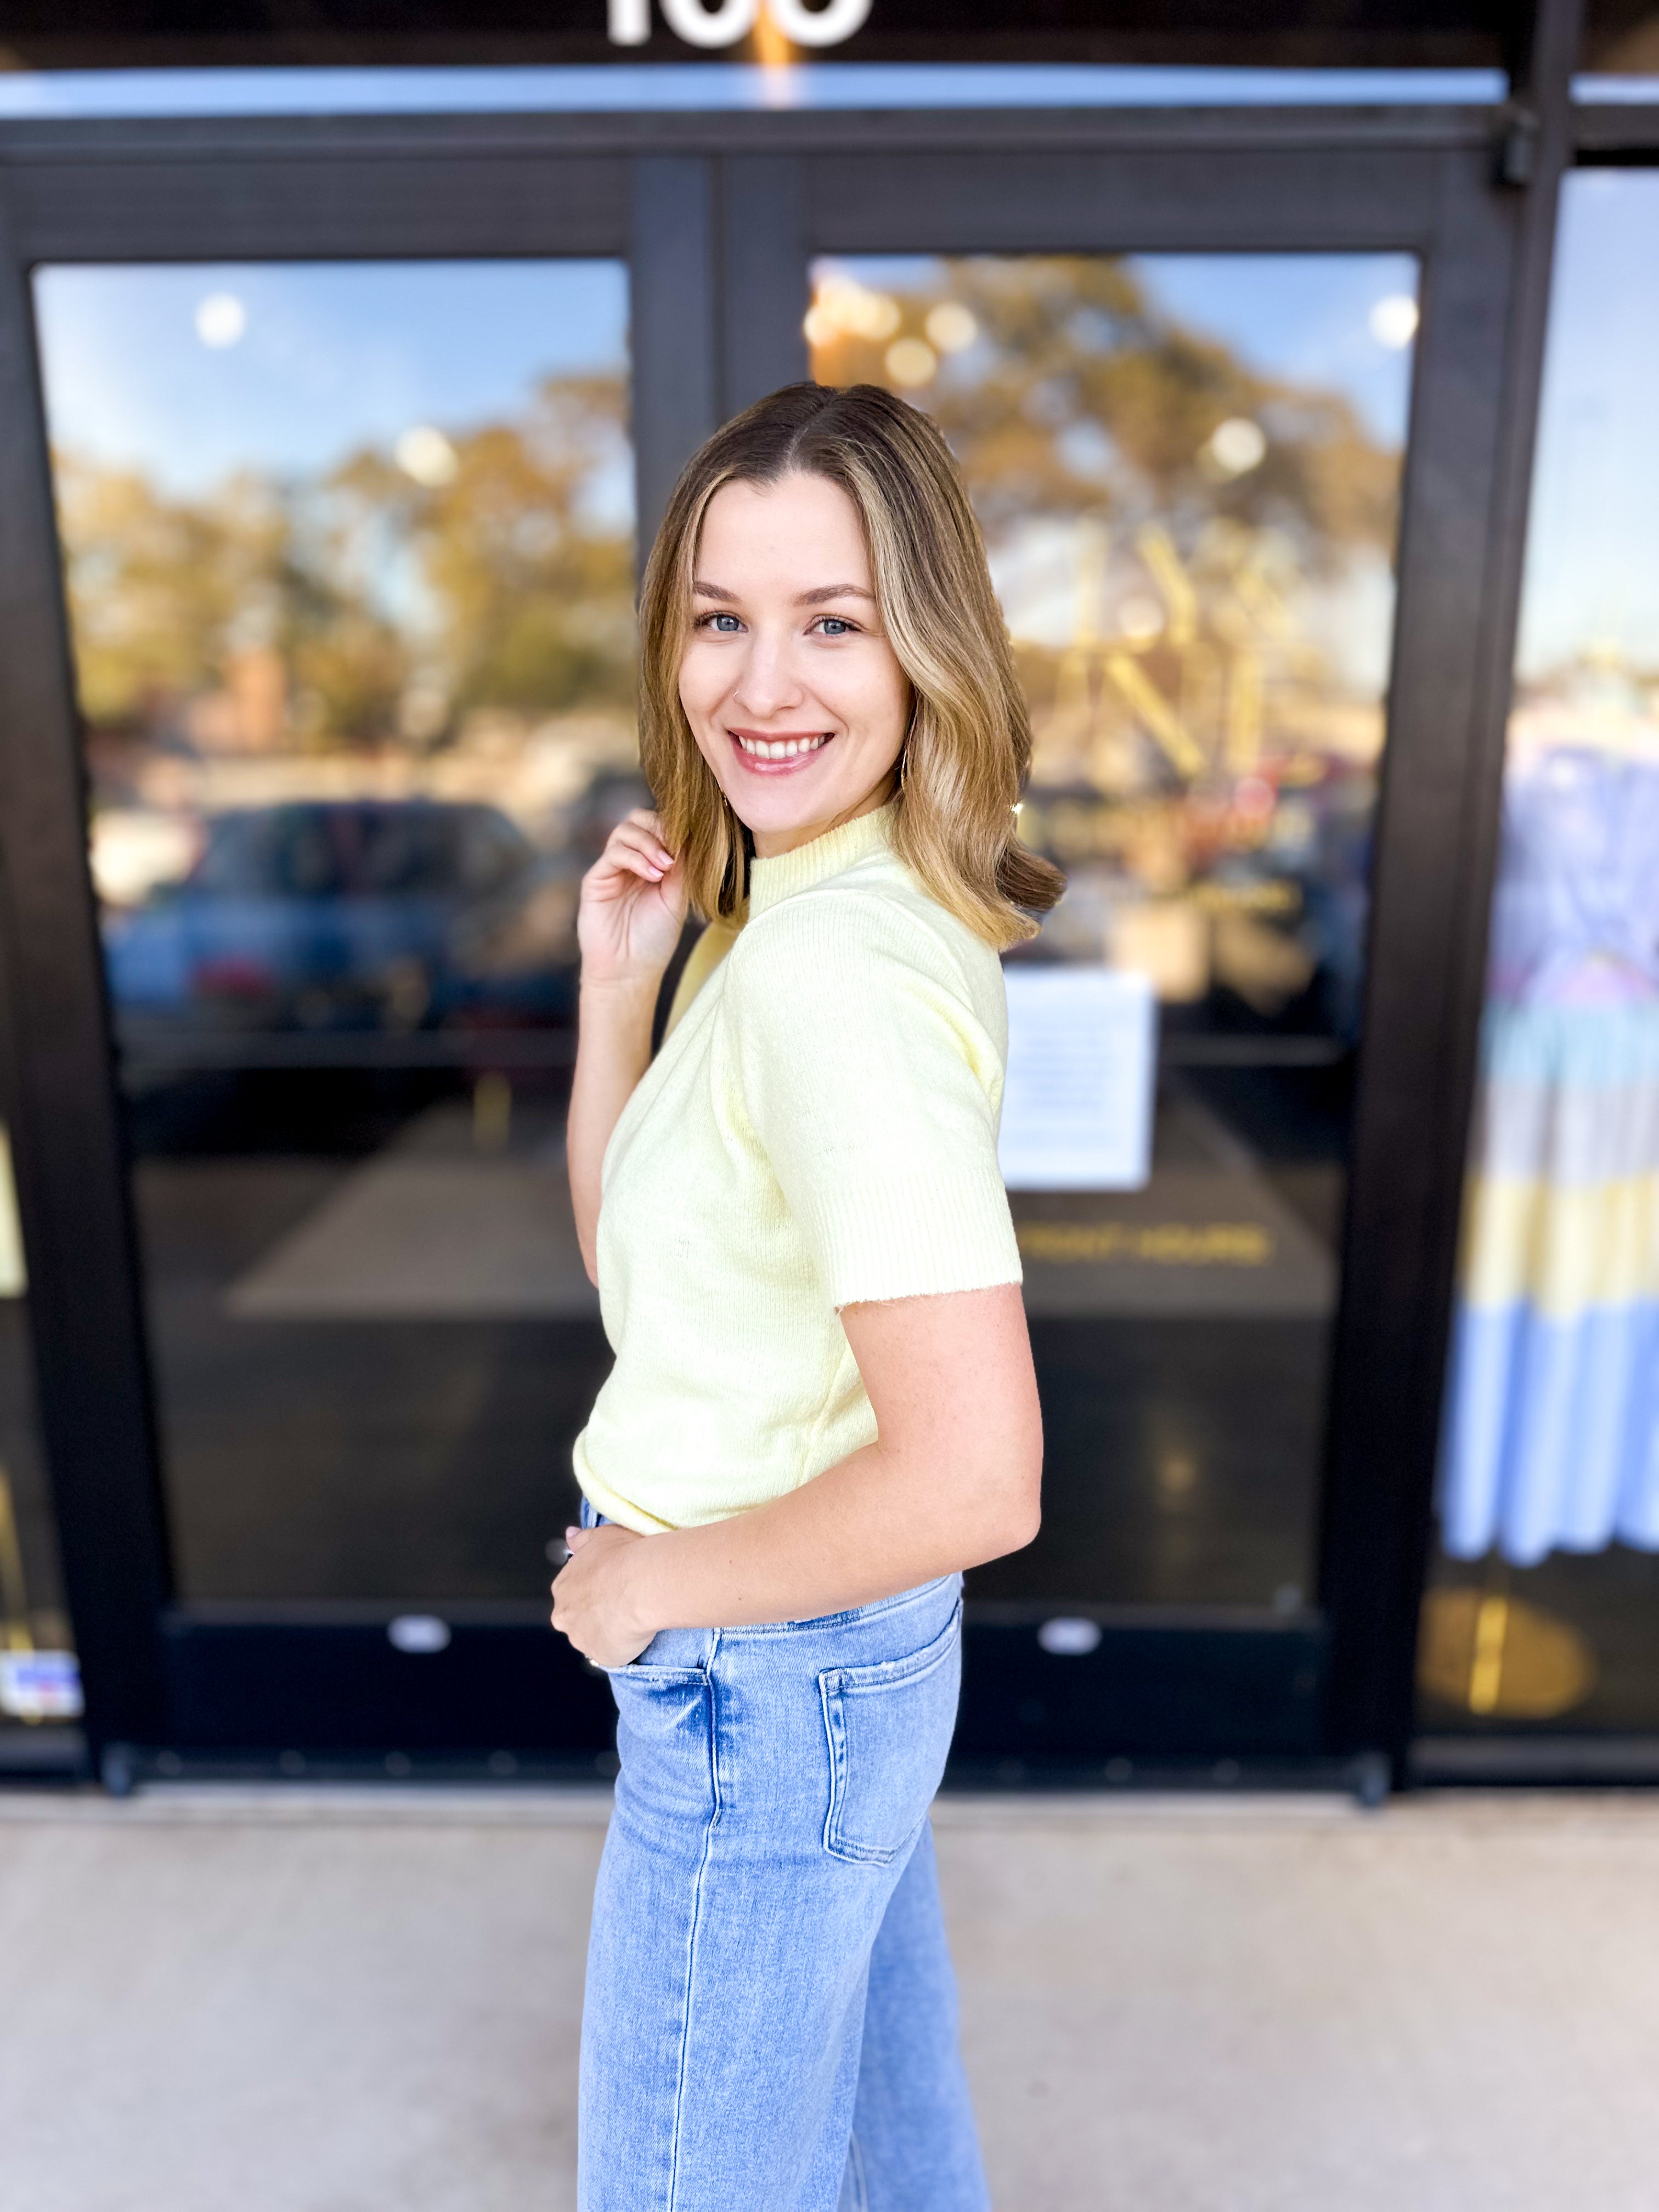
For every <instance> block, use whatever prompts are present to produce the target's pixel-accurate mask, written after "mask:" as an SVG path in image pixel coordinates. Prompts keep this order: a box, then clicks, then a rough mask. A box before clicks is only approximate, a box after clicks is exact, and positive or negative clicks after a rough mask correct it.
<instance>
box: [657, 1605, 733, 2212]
mask: <svg viewBox="0 0 1659 2212" xmlns="http://www.w3.org/2000/svg"><path fill="white" fill-rule="evenodd" d="M719 1650H720V1631H719V1630H718V1629H716V1630H715V1632H714V1644H713V1645H712V1646H711V1647H710V1650H709V1653H708V1665H707V1667H706V1668H704V1669H702V1673H703V1676H704V1686H703V1698H704V1703H705V1707H706V1710H707V1711H708V1794H709V1814H708V1826H707V1828H705V1829H704V1831H703V1838H702V1857H701V1858H700V1859H699V1860H698V1861H697V1878H696V1884H695V1885H694V1887H693V1889H692V1893H691V1933H690V1936H689V1937H688V1938H687V1939H686V1946H685V2005H684V2010H683V2012H682V2013H681V2015H680V2063H679V2069H678V2073H677V2075H676V2076H675V2081H674V2135H673V2141H672V2143H671V2147H670V2149H669V2154H668V2205H667V2212H674V2208H675V2205H676V2203H677V2202H678V2197H679V2188H680V2123H681V2120H682V2118H684V2112H685V2069H686V2066H687V2063H688V2062H689V2059H690V2045H691V2012H692V2003H693V1998H694V1996H695V1991H696V1976H697V1935H698V1931H699V1929H701V1927H702V1891H703V1876H704V1875H706V1874H707V1873H708V1858H709V1854H710V1852H711V1851H712V1850H714V1830H715V1829H716V1828H717V1827H718V1826H719V1825H720V1748H719V1740H718V1739H719V1729H718V1727H717V1722H716V1714H715V1710H714V1657H715V1654H716V1653H717V1652H718V1651H719Z"/></svg>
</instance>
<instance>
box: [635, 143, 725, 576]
mask: <svg viewBox="0 0 1659 2212" xmlns="http://www.w3.org/2000/svg"><path fill="white" fill-rule="evenodd" d="M631 227H632V237H633V248H632V258H631V264H630V267H631V279H632V306H631V313H630V330H629V346H630V350H631V356H632V374H633V392H634V407H633V415H634V473H635V485H636V487H637V498H636V506H637V509H638V515H639V520H638V524H637V530H638V540H639V547H640V560H641V567H643V563H644V559H645V555H646V552H647V550H648V548H649V546H650V544H651V541H652V538H653V537H654V536H655V534H656V529H657V525H658V523H659V520H661V517H662V511H663V508H664V507H665V504H666V502H667V499H668V495H669V493H670V492H671V490H672V489H673V485H674V479H675V477H677V476H678V474H679V472H680V470H681V469H682V467H683V466H684V464H685V462H686V460H687V459H689V458H690V454H691V453H693V452H694V451H695V449H696V447H698V446H699V445H701V444H702V441H703V440H704V439H705V438H706V437H708V435H709V433H710V432H711V431H713V430H714V429H715V428H717V427H718V425H719V422H720V391H719V369H718V355H719V339H718V336H717V328H718V324H717V312H716V307H715V269H716V264H717V259H718V244H717V240H716V235H715V205H714V164H713V162H712V161H709V160H708V159H706V158H703V157H702V156H699V155H687V154H660V155H641V157H640V158H639V159H638V160H637V161H635V164H634V172H633V179H632V185H631Z"/></svg>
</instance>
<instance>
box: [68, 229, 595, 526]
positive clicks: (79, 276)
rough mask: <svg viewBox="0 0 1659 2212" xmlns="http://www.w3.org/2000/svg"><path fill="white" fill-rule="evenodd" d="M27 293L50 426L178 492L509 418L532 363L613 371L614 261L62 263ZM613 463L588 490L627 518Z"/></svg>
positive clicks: (74, 443) (295, 469)
mask: <svg viewBox="0 0 1659 2212" xmlns="http://www.w3.org/2000/svg"><path fill="white" fill-rule="evenodd" d="M227 293H228V294H230V295H234V297H235V298H236V299H237V300H239V301H240V302H241V304H242V307H243V308H244V310H245V313H246V328H245V330H244V331H243V334H242V336H241V337H240V339H238V340H237V341H236V342H235V343H233V344H230V345H227V346H223V347H220V348H215V347H212V346H209V345H205V344H204V343H203V342H202V340H201V339H200V337H198V336H197V328H196V316H197V309H198V307H200V305H201V303H202V301H204V300H205V299H208V298H210V297H211V296H212V295H215V294H227ZM35 298H36V313H37V316H38V319H39V323H40V340H41V351H42V356H43V362H44V370H45V380H46V394H47V407H48V412H49V415H50V418H51V424H52V436H53V438H54V440H55V441H58V443H59V444H61V445H63V446H64V447H67V448H68V449H70V450H71V451H73V452H75V453H79V454H82V455H84V456H85V457H87V458H88V459H92V460H94V461H96V462H99V463H100V464H103V465H110V466H131V467H137V468H142V469H143V470H144V471H146V472H147V473H148V474H149V476H150V477H151V478H152V479H153V480H154V481H155V482H156V483H159V484H160V485H161V486H162V487H163V488H164V489H167V490H168V491H170V492H173V493H175V494H179V493H191V494H193V493H200V492H203V491H205V490H207V489H209V488H210V487H211V486H212V485H214V484H216V483H219V482H220V481H222V479H223V478H224V477H227V476H228V475H229V474H231V473H232V472H233V471H234V470H237V469H239V468H255V469H258V470H260V471H269V472H271V473H275V474H277V475H281V476H290V475H295V476H302V475H309V474H312V473H313V472H315V471H321V470H325V469H327V468H329V467H330V466H331V465H333V464H334V463H335V462H337V461H338V460H341V459H343V458H344V457H345V456H346V455H347V454H348V453H351V452H353V451H355V450H356V449H357V448H358V447H362V446H365V445H372V446H377V447H381V448H383V449H385V448H389V447H392V445H393V444H394V443H395V442H396V441H397V439H398V437H399V436H401V435H402V434H403V433H404V431H405V430H407V429H409V428H411V427H413V426H414V425H416V424H421V423H431V424H435V425H436V426H437V427H438V428H441V429H444V430H447V431H450V432H452V433H455V432H460V431H465V430H467V429H470V428H473V427H475V426H477V425H478V424H481V423H483V422H495V421H501V420H502V419H512V418H513V417H514V416H519V415H520V414H521V412H522V410H523V408H524V404H525V402H526V398H527V396H528V394H529V393H530V392H531V391H532V389H533V387H534V386H535V385H536V384H537V383H538V382H539V381H540V380H542V379H543V378H544V377H547V376H550V375H559V374H587V373H592V372H595V371H606V372H611V373H613V374H614V373H623V374H625V373H626V368H627V361H628V278H627V272H626V270H625V269H624V268H623V264H621V263H620V262H616V261H594V260H586V261H471V262H425V263H409V262H368V263H365V262H355V263H349V264H348V263H313V264H299V263H287V264H283V263H270V262H267V263H260V264H246V265H240V264H239V265H235V266H230V265H215V264H200V265H191V266H177V265H169V266H164V267H163V266H149V267H132V268H78V267H77V268H56V269H46V270H41V271H40V273H39V274H38V275H37V276H36V279H35ZM614 474H615V476H616V479H617V480H616V481H615V482H607V483H605V485H604V486H603V487H601V488H599V495H598V497H597V499H596V501H595V506H596V507H598V508H599V509H600V510H601V511H602V514H603V520H605V521H606V522H607V523H611V524H613V525H625V524H626V523H627V521H628V520H629V519H630V517H631V513H632V487H631V484H630V483H629V482H628V481H627V477H626V471H623V470H618V471H615V472H614Z"/></svg>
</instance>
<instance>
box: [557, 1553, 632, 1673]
mask: <svg viewBox="0 0 1659 2212" xmlns="http://www.w3.org/2000/svg"><path fill="white" fill-rule="evenodd" d="M564 1541H565V1542H566V1543H567V1544H568V1546H569V1547H570V1557H569V1559H568V1561H567V1562H566V1564H565V1565H564V1566H562V1568H561V1569H560V1570H559V1572H558V1573H557V1575H556V1576H555V1577H554V1580H553V1626H554V1627H555V1628H556V1629H557V1630H558V1631H559V1632H560V1633H561V1634H562V1635H564V1636H568V1638H570V1641H571V1642H572V1644H574V1646H575V1648H576V1649H577V1650H578V1651H580V1653H581V1655H582V1656H583V1658H585V1659H591V1660H592V1662H593V1664H594V1665H595V1666H596V1667H626V1666H627V1664H628V1662H629V1660H630V1659H637V1658H638V1657H639V1656H640V1654H641V1651H643V1650H644V1649H645V1647H646V1645H647V1644H648V1643H649V1642H650V1641H651V1639H652V1638H653V1636H654V1635H655V1634H656V1631H655V1629H654V1628H653V1627H651V1626H648V1625H647V1624H644V1623H642V1622H641V1621H640V1620H637V1619H636V1618H635V1614H634V1612H633V1610H632V1607H631V1606H630V1604H629V1597H630V1595H631V1593H630V1589H629V1583H630V1577H629V1571H628V1570H629V1553H631V1552H632V1550H633V1548H634V1547H635V1545H636V1544H637V1543H639V1542H640V1541H641V1539H640V1538H639V1537H638V1536H636V1535H635V1533H634V1531H633V1530H632V1529H631V1528H617V1527H616V1526H615V1524H614V1523H607V1524H606V1526H605V1528H567V1529H566V1530H565V1532H564Z"/></svg>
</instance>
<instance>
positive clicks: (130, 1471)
mask: <svg viewBox="0 0 1659 2212" xmlns="http://www.w3.org/2000/svg"><path fill="white" fill-rule="evenodd" d="M4 188H5V180H4V179H3V176H0V514H3V515H4V517H5V527H4V529H3V531H0V931H3V933H4V937H5V957H4V968H5V971H6V975H7V978H8V981H9V986H10V989H11V992H12V1004H11V1006H10V1009H9V1017H10V1018H9V1029H10V1031H11V1035H12V1036H13V1038H14V1039H15V1053H16V1060H17V1066H16V1071H15V1091H16V1096H15V1109H14V1110H15V1115H16V1127H15V1141H16V1152H17V1164H18V1202H19V1207H20V1211H21V1215H22V1221H23V1231H24V1237H25V1243H26V1248H27V1255H28V1265H29V1280H30V1307H31V1321H32V1323H33V1331H32V1333H33V1340H34V1346H35V1358H36V1364H37V1368H38V1372H39V1389H40V1421H41V1427H42V1431H43V1433H44V1437H45V1442H46V1454H47V1460H48V1464H49V1467H50V1469H51V1474H52V1486H53V1492H54V1495H55V1498H56V1501H57V1507H58V1541H59V1547H60V1553H61V1557H62V1561H63V1573H64V1589H65V1594H66V1596H67V1600H68V1604H69V1609H70V1616H71V1619H72V1620H73V1622H74V1626H75V1633H76V1647H77V1649H78V1650H79V1653H80V1658H81V1667H82V1679H83V1682H84V1686H85V1692H86V1699H87V1727H88V1736H89V1739H90V1741H91V1742H92V1744H93V1747H94V1751H95V1750H96V1749H97V1748H98V1747H100V1745H103V1744H106V1743H108V1742H110V1741H117V1740H123V1739H134V1740H137V1741H155V1740H156V1739H157V1737H158V1736H159V1735H161V1733H162V1731H163V1730H164V1729H165V1726H166V1695H165V1691H164V1687H163V1675H162V1670H161V1653H160V1648H159V1644H158V1639H157V1622H158V1619H159V1615H160V1613H161V1607H162V1606H163V1605H164V1604H165V1603H166V1601H167V1595H168V1569H167V1542H166V1532H165V1522H164V1516H163V1509H162V1503H161V1486H160V1482H159V1480H158V1468H157V1459H156V1450H155V1423H154V1418H153V1412H152V1407H151V1401H150V1392H149V1367H148V1363H147V1360H146V1358H145V1349H144V1340H143V1317H142V1309H141V1302H140V1297H139V1291H138V1278H137V1254H136V1240H135V1237H134V1231H133V1225H132V1220H131V1210H130V1199H129V1193H128V1183H127V1176H126V1163H125V1157H124V1146H123V1140H122V1132H121V1122H120V1115H119V1109H118V1104H117V1099H116V1091H115V1080H114V1069H113V1064H112V1056H111V1050H110V1042H109V1027H108V1021H107V1014H106V1002H105V992H104V975H103V964H102V960H101V957H100V949H99V940H98V925H97V915H96V912H95V908H94V897H93V891H92V884H91V880H90V877H89V874H88V866H87V845H86V823H85V818H84V809H83V803H82V770H81V763H80V755H79V744H78V735H79V733H78V728H77V721H76V711H75V707H74V696H73V685H72V680H71V677H70V647H69V640H68V636H67V633H66V629H65V623H64V603H63V595H62V590H61V586H60V572H59V564H58V544H57V533H56V528H55V524H54V517H53V510H52V488H51V478H50V471H49V465H48V459H47V453H46V430H45V418H44V414H43V410H42V406H41V397H40V386H39V378H38V372H37V368H36V360H35V350H34V333H33V314H32V312H31V303H30V298H29V284H28V273H27V267H26V265H25V264H24V263H23V261H22V259H21V256H20V255H19V254H18V252H17V251H16V250H15V245H14V243H13V232H12V228H11V225H10V222H9V210H8V208H7V206H6V204H5V197H4Z"/></svg>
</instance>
